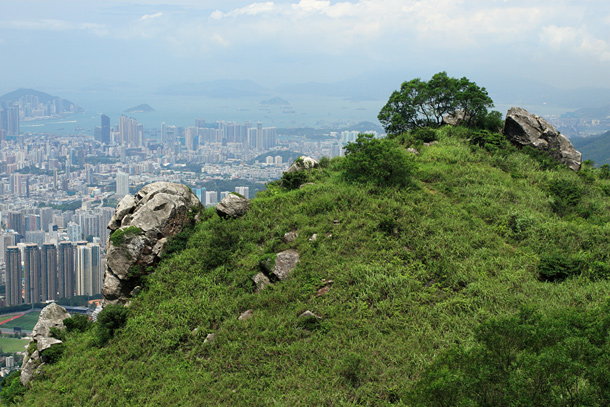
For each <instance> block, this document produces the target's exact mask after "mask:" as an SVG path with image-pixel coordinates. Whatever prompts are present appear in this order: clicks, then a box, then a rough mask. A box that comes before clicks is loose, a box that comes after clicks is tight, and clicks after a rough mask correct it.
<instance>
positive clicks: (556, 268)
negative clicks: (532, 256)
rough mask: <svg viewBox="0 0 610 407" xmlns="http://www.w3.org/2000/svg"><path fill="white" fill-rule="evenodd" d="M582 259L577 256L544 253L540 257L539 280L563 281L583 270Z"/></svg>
mask: <svg viewBox="0 0 610 407" xmlns="http://www.w3.org/2000/svg"><path fill="white" fill-rule="evenodd" d="M583 266H584V264H583V261H582V260H581V259H580V258H578V257H577V256H566V255H563V254H551V255H546V256H544V257H542V258H541V259H540V264H539V265H538V274H539V279H540V280H541V281H549V282H553V281H563V280H565V279H566V278H568V277H571V276H576V275H579V274H580V273H581V272H582V271H583Z"/></svg>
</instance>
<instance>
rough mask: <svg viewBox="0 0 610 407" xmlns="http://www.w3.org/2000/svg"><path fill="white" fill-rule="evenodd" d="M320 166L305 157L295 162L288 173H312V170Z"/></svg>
mask: <svg viewBox="0 0 610 407" xmlns="http://www.w3.org/2000/svg"><path fill="white" fill-rule="evenodd" d="M318 165H319V164H318V161H317V160H315V159H313V158H311V157H307V156H304V155H303V156H301V157H299V158H297V159H296V160H294V162H293V163H292V165H291V166H290V167H289V168H288V169H287V170H286V172H297V171H311V169H312V168H316V167H317V166H318Z"/></svg>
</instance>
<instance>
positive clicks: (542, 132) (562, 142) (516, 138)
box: [504, 107, 582, 171]
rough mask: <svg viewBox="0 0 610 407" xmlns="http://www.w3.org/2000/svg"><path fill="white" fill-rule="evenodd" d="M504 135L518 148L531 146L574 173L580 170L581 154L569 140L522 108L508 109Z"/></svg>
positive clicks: (544, 121) (541, 119) (540, 118)
mask: <svg viewBox="0 0 610 407" xmlns="http://www.w3.org/2000/svg"><path fill="white" fill-rule="evenodd" d="M504 135H505V136H506V138H507V139H508V140H510V142H511V143H513V144H515V145H517V146H519V147H523V146H531V147H535V148H537V149H539V150H542V151H546V152H547V153H548V154H549V155H550V156H551V157H553V158H554V159H555V160H557V161H558V162H560V163H561V164H565V165H567V166H568V167H570V168H571V169H572V170H574V171H578V170H580V164H581V161H582V154H581V153H580V152H578V151H576V149H575V148H574V146H572V143H571V142H570V140H568V139H567V138H566V137H565V136H564V135H562V134H561V133H559V132H558V131H557V129H555V127H553V126H552V125H551V124H549V123H548V122H547V121H546V120H544V119H543V118H542V117H540V116H537V115H535V114H531V113H529V112H528V111H526V110H525V109H523V108H520V107H511V108H510V109H509V111H508V113H507V114H506V121H505V122H504Z"/></svg>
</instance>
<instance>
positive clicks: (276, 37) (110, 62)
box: [0, 0, 610, 92]
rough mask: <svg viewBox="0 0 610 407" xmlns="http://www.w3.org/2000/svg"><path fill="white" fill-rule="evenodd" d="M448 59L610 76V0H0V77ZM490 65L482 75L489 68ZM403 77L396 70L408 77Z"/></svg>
mask: <svg viewBox="0 0 610 407" xmlns="http://www.w3.org/2000/svg"><path fill="white" fill-rule="evenodd" d="M387 71H392V72H399V73H400V74H401V75H404V80H410V79H412V78H415V77H421V78H429V77H430V76H431V75H432V74H434V73H436V72H439V71H447V72H448V74H449V75H450V76H456V77H461V76H467V77H468V78H470V79H472V80H474V81H475V82H477V83H481V82H483V80H488V81H490V83H491V85H490V84H487V87H488V88H489V87H491V86H493V85H495V84H500V83H501V81H502V78H503V77H507V76H511V77H515V78H523V79H527V80H531V81H537V82H541V83H544V84H548V85H552V86H555V87H560V88H576V87H596V88H598V87H601V88H610V2H608V1H607V0H595V1H594V0H578V1H572V0H540V1H536V0H462V1H460V0H423V1H413V0H352V1H334V0H333V1H328V0H286V1H284V0H280V1H259V2H252V1H242V0H223V1H217V0H176V1H169V0H166V1H162V0H125V1H113V0H103V1H101V0H63V1H58V0H19V1H9V0H2V1H0V91H5V92H6V91H10V90H13V89H16V88H18V87H33V88H41V89H45V88H52V87H55V88H60V87H66V88H79V87H86V86H93V85H95V86H101V87H103V86H107V85H109V84H117V83H121V84H126V85H127V84H131V85H135V86H146V87H149V88H154V87H162V86H166V85H171V84H173V83H179V82H201V81H208V80H215V79H250V80H253V81H255V82H257V83H259V84H261V85H263V86H276V85H279V84H291V83H303V82H309V81H318V82H324V83H332V82H336V81H341V80H344V79H346V78H350V77H355V76H358V75H361V74H363V73H371V72H373V73H374V72H380V74H382V72H387ZM479 78H482V79H479ZM398 86H399V84H397V87H398Z"/></svg>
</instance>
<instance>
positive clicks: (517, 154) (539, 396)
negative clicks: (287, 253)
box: [4, 127, 610, 407]
mask: <svg viewBox="0 0 610 407" xmlns="http://www.w3.org/2000/svg"><path fill="white" fill-rule="evenodd" d="M424 139H425V140H426V141H430V140H432V139H436V140H437V143H436V144H433V145H429V146H425V145H423V140H424ZM367 140H368V141H367ZM367 142H371V139H370V138H366V137H361V138H360V139H359V143H356V145H352V151H353V152H355V151H358V150H359V148H360V150H361V151H365V153H366V152H367V151H371V150H367V149H366V148H364V147H363V145H364V144H365V143H367ZM384 142H385V143H390V144H391V145H392V146H391V148H390V150H392V151H393V152H392V160H393V161H392V163H393V164H392V165H391V166H388V165H386V166H384V165H379V164H380V163H379V161H375V160H373V161H369V162H367V160H366V154H365V155H364V157H365V158H364V159H363V160H362V161H361V162H362V167H361V168H360V169H359V170H360V171H362V172H365V173H369V174H371V177H370V178H368V179H366V177H361V176H354V173H353V172H350V171H358V169H357V167H354V164H355V162H354V157H356V156H355V155H352V154H350V155H349V156H348V157H347V158H343V159H342V158H337V159H333V160H327V159H323V160H322V161H321V166H320V168H317V169H314V170H313V171H312V172H311V173H309V174H301V176H300V178H299V177H297V178H299V179H298V180H297V179H295V177H293V178H291V179H285V180H284V181H285V182H284V186H282V182H281V181H278V182H274V183H271V184H269V185H268V188H267V190H266V191H264V192H260V193H259V194H257V197H256V199H254V200H252V202H251V206H252V208H251V210H250V211H249V212H248V213H247V215H245V216H244V217H243V218H241V219H235V220H231V219H229V220H223V219H221V218H219V217H218V216H217V215H216V213H215V212H214V210H213V209H210V210H207V211H206V212H205V213H204V216H203V219H204V220H203V221H201V222H200V223H198V224H197V225H196V227H195V228H194V229H193V230H191V231H189V232H187V233H183V234H182V235H180V236H178V237H177V238H174V239H173V241H172V245H171V248H170V251H169V253H168V254H167V255H166V256H165V258H164V260H163V261H162V263H161V264H160V265H159V266H158V267H157V269H156V271H155V273H154V274H152V275H150V276H149V277H147V280H146V282H145V284H144V288H143V290H142V291H141V293H140V294H139V295H138V296H137V297H136V298H135V299H134V300H133V301H132V302H131V304H130V306H129V307H128V308H127V311H126V312H123V311H117V310H113V308H112V307H110V308H109V309H108V310H105V311H104V312H105V313H106V316H105V317H104V319H103V321H102V322H98V323H97V324H96V325H97V326H96V327H94V328H93V329H90V328H89V326H88V325H87V324H83V325H82V326H80V327H79V328H78V329H70V332H67V333H66V334H65V338H64V339H65V345H66V346H65V350H64V351H63V354H62V355H60V357H56V358H54V360H56V361H55V363H53V364H49V365H45V366H44V372H43V374H42V375H41V376H39V377H38V378H36V379H35V380H34V381H33V382H32V385H31V388H28V389H27V391H26V392H25V394H23V395H20V391H15V392H14V393H12V394H13V395H14V397H11V398H9V399H10V400H12V401H14V402H15V403H16V404H17V405H22V406H45V407H49V406H72V405H78V406H127V405H133V406H145V405H150V406H159V405H186V406H188V405H194V406H195V405H231V406H242V405H243V406H268V405H280V406H313V405H370V406H382V405H421V406H492V405H493V406H509V405H511V406H513V405H523V406H525V405H532V406H534V405H535V406H538V405H539V406H542V405H544V406H568V405H571V406H576V405H578V406H584V405H591V406H597V405H599V406H601V405H608V401H609V400H610V395H609V394H608V389H609V388H610V385H609V384H608V380H609V377H610V374H608V373H609V372H608V369H609V367H608V366H610V364H609V363H608V359H609V356H608V355H609V353H608V352H607V349H608V343H607V338H608V327H609V326H610V319H609V317H608V315H609V314H608V312H607V310H608V303H607V295H608V292H609V290H610V282H609V281H608V277H609V276H610V258H609V253H608V247H609V243H610V227H609V226H608V221H610V211H609V205H610V198H609V197H610V174H609V173H606V172H604V171H602V170H598V169H595V168H592V167H591V166H590V165H585V166H584V167H583V169H582V170H581V171H580V172H579V173H575V172H574V171H571V170H569V169H567V168H566V167H564V166H558V165H556V164H555V163H554V162H552V161H551V160H549V159H548V158H547V157H546V156H545V155H543V154H539V153H535V152H533V151H529V150H522V151H517V150H516V149H515V148H514V147H512V146H509V145H508V144H507V143H506V141H504V140H503V138H502V137H501V136H500V135H498V134H495V133H490V132H486V131H483V132H480V131H479V132H475V131H473V130H468V129H465V128H452V127H442V128H440V129H436V130H431V129H427V130H425V131H423V132H422V130H419V131H414V132H410V133H407V134H404V135H402V136H396V137H393V138H390V139H386V140H385V141H384ZM372 143H373V144H374V143H375V141H372ZM358 145H359V148H356V146H358ZM409 146H410V147H415V148H417V149H418V150H419V155H415V154H413V153H408V152H406V150H405V148H406V147H409ZM362 149H364V150H362ZM398 150H399V151H400V152H398ZM377 153H379V154H381V156H380V157H379V159H381V160H383V158H384V157H383V151H377V152H376V153H375V154H377ZM350 157H351V158H350ZM361 157H362V156H361ZM350 160H351V161H350ZM382 162H384V161H382ZM389 162H390V161H388V163H389ZM394 166H398V167H399V168H400V169H401V171H403V172H401V176H402V177H404V178H403V179H402V180H398V181H397V182H395V181H396V179H395V178H392V177H390V178H387V179H388V180H389V181H388V182H386V183H385V186H383V187H382V186H380V185H379V182H377V180H378V179H377V178H376V174H378V172H377V171H380V173H382V174H383V172H384V171H391V172H392V171H393V168H394ZM285 178H287V177H285ZM288 181H290V182H288ZM297 181H298V182H297ZM367 181H373V182H367ZM304 182H313V185H305V186H303V187H302V188H298V187H297V186H298V185H299V184H302V183H304ZM397 185H398V186H397ZM288 186H289V187H288ZM290 231H297V232H298V238H297V239H296V240H295V241H294V242H292V243H285V242H284V241H283V239H282V238H283V235H284V234H285V233H287V232H290ZM314 234H316V235H317V239H315V240H313V239H310V238H311V237H312V235H314ZM286 249H296V250H297V251H298V252H299V253H300V261H299V262H298V264H297V267H296V269H295V270H294V272H293V274H292V276H291V277H290V278H288V279H287V280H284V281H281V282H275V283H274V285H273V286H269V287H267V288H266V289H265V290H262V291H260V292H258V293H255V289H254V288H255V286H254V283H253V282H252V277H253V276H254V275H255V274H257V273H259V272H260V271H261V264H265V263H266V262H267V261H268V260H269V259H273V257H274V254H276V253H278V252H280V251H282V250H286ZM328 280H332V283H329V282H328ZM324 287H327V288H326V289H325V290H322V291H327V292H326V293H325V294H322V293H321V292H319V291H318V290H320V289H321V288H324ZM317 293H318V294H319V295H316V294H317ZM249 309H251V310H252V311H253V314H252V315H253V316H252V317H251V318H249V319H245V320H238V317H239V316H240V314H241V313H243V312H244V311H246V310H249ZM306 310H310V311H311V312H313V313H314V314H316V315H317V316H319V317H320V319H318V318H316V317H309V318H299V315H300V314H302V313H303V312H304V311H306ZM81 322H82V321H81ZM71 326H72V325H71ZM210 333H213V334H215V337H214V340H212V341H207V342H206V341H205V339H206V337H207V336H208V334H210ZM16 390H17V389H16ZM5 395H6V394H5ZM9 395H10V394H9ZM4 400H7V398H6V397H5V398H4Z"/></svg>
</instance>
